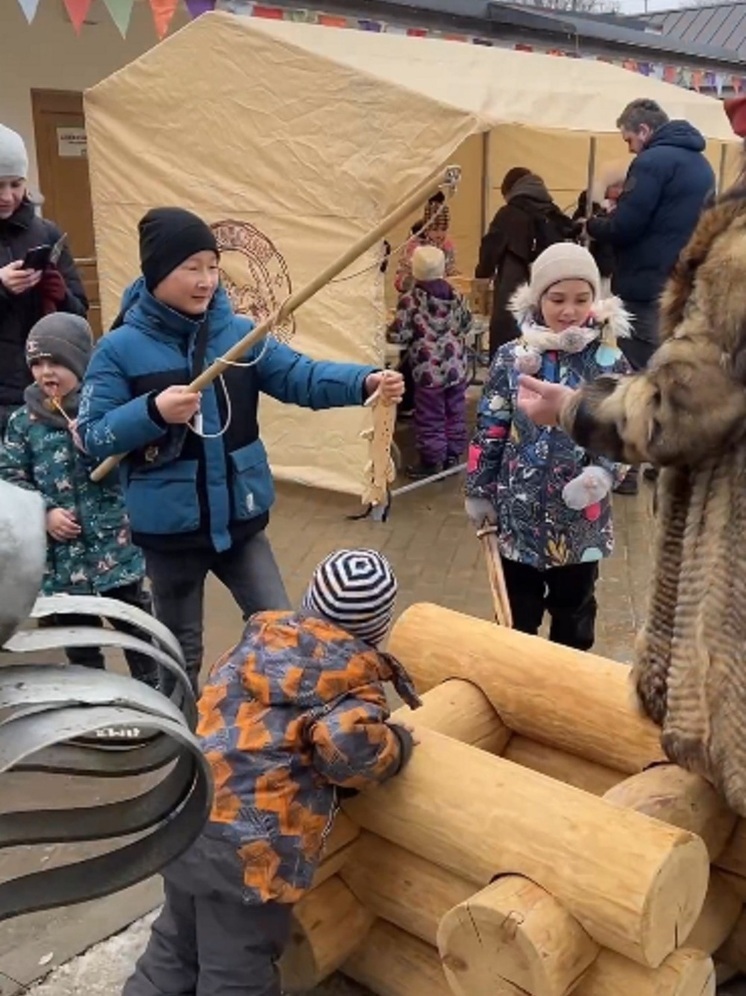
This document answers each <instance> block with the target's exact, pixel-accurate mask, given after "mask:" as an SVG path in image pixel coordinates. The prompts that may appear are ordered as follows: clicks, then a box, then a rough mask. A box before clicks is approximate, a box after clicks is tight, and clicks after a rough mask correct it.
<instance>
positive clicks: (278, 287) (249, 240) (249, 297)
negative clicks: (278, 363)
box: [211, 219, 295, 340]
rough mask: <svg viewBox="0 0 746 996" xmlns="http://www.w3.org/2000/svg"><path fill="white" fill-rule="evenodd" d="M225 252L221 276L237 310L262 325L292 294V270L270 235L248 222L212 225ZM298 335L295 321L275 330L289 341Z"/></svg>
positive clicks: (224, 222)
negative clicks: (294, 335) (295, 334)
mask: <svg viewBox="0 0 746 996" xmlns="http://www.w3.org/2000/svg"><path fill="white" fill-rule="evenodd" d="M211 227H212V230H213V232H214V233H215V238H216V239H217V243H218V248H219V249H220V253H221V257H222V258H221V266H220V276H221V279H222V282H223V286H224V287H225V289H226V291H227V292H228V297H229V298H230V300H231V304H232V305H233V308H234V310H235V311H236V312H237V313H238V314H239V315H246V316H247V317H249V318H251V319H253V320H254V321H255V322H260V321H262V320H263V319H265V318H268V317H269V316H270V315H271V314H273V313H274V312H275V311H276V310H277V308H279V307H280V305H281V304H282V302H283V301H284V300H285V299H286V298H287V297H288V296H289V295H290V294H291V292H292V281H291V279H290V271H289V269H288V265H287V263H286V262H285V259H284V257H283V256H282V254H281V253H280V252H279V250H278V249H277V247H276V246H275V244H274V243H273V242H272V240H271V239H270V238H268V236H266V235H265V234H264V233H263V232H260V231H259V229H258V228H257V227H256V226H255V225H252V224H250V223H249V222H247V221H237V220H236V219H226V220H225V221H217V222H215V224H213V225H212V226H211ZM294 332H295V319H294V317H293V316H290V318H288V319H287V321H286V322H284V323H283V324H282V326H280V327H277V328H275V329H273V330H272V333H271V334H272V335H273V336H274V337H275V338H277V339H282V340H287V339H290V338H291V337H292V335H293V334H294Z"/></svg>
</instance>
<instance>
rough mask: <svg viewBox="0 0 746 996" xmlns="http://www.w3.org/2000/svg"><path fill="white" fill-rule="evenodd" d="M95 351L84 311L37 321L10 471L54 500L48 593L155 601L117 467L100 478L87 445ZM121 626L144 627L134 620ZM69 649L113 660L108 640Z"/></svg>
mask: <svg viewBox="0 0 746 996" xmlns="http://www.w3.org/2000/svg"><path fill="white" fill-rule="evenodd" d="M92 351H93V336H92V334H91V328H90V326H89V325H88V322H87V321H86V320H85V319H84V318H80V317H79V316H77V315H69V314H62V313H58V314H52V315H47V316H46V317H45V318H42V319H41V320H40V321H39V322H37V323H36V325H34V327H33V328H32V329H31V332H30V333H29V337H28V340H27V342H26V360H27V362H28V365H29V368H30V370H31V374H32V376H33V378H34V381H33V383H32V384H31V385H29V387H27V388H26V392H25V395H24V400H25V404H24V405H23V407H22V408H19V409H18V410H17V411H16V412H14V414H13V415H12V416H11V418H10V420H9V422H8V426H7V429H6V433H5V440H4V446H3V447H2V449H0V478H2V479H3V480H5V481H8V482H9V483H11V484H17V485H19V486H20V487H24V488H28V489H29V490H33V491H38V492H39V493H40V494H41V495H42V497H43V498H44V501H45V502H46V506H47V535H48V543H47V569H46V573H45V576H44V583H43V593H44V594H45V595H53V594H69V595H91V594H96V595H105V596H107V597H108V598H116V599H119V600H120V601H122V602H126V603H127V604H128V605H134V606H136V607H138V608H146V609H147V608H148V607H149V601H148V597H147V595H146V593H145V591H144V589H143V577H144V574H145V564H144V560H143V556H142V553H141V551H140V549H139V548H138V547H136V546H134V545H133V543H132V539H131V536H130V529H129V522H128V520H127V514H126V512H125V508H124V501H123V498H122V494H121V491H120V488H119V483H118V480H117V476H116V472H115V474H114V475H113V476H109V477H108V478H106V479H105V480H104V481H102V482H101V483H99V484H94V483H93V482H92V481H91V480H90V476H89V475H90V472H91V470H92V469H93V466H94V465H95V462H96V461H94V460H91V459H90V458H89V457H88V456H87V455H86V454H85V453H84V452H83V450H82V448H81V446H80V442H79V439H78V437H77V433H76V429H75V425H76V422H75V420H76V418H77V413H78V399H79V394H80V383H81V380H82V379H83V375H84V373H85V370H86V367H87V366H88V361H89V360H90V357H91V353H92ZM45 623H46V624H47V625H54V624H57V625H65V626H74V625H87V626H90V625H91V622H90V617H87V616H86V617H83V618H80V617H77V616H75V615H74V614H64V615H57V616H53V617H49V618H48V619H47V620H45ZM116 626H117V629H121V630H122V631H124V632H131V633H132V634H133V635H138V631H137V630H135V629H132V628H131V627H128V626H127V624H126V623H117V624H116ZM67 656H68V659H69V661H70V663H71V664H79V665H82V666H84V667H94V668H103V667H104V657H103V654H102V652H101V649H100V648H99V647H71V648H69V650H68V651H67ZM126 658H127V663H128V665H129V669H130V672H131V674H132V676H133V678H138V679H140V680H141V681H145V682H147V684H150V685H153V686H155V685H156V684H157V680H158V669H157V666H156V665H155V664H153V662H152V661H150V660H149V659H148V658H147V657H145V656H143V655H141V654H138V653H137V652H135V651H128V652H127V653H126Z"/></svg>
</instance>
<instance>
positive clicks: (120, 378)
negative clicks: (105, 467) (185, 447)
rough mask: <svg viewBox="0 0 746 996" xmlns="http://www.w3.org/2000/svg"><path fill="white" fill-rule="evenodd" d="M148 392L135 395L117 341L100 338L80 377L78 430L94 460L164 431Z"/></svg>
mask: <svg viewBox="0 0 746 996" xmlns="http://www.w3.org/2000/svg"><path fill="white" fill-rule="evenodd" d="M148 399H149V395H147V394H143V395H140V396H139V397H134V396H133V394H132V388H131V386H130V381H129V378H128V376H127V374H126V372H125V370H124V367H123V365H122V363H121V360H120V357H119V354H118V350H117V346H116V343H114V342H113V341H112V339H111V338H109V337H108V336H104V338H103V339H101V340H100V342H99V343H98V345H97V346H96V349H95V350H94V352H93V357H92V359H91V362H90V364H89V366H88V370H87V372H86V375H85V379H84V381H83V388H82V391H81V398H80V407H79V409H78V432H79V434H80V438H81V441H82V443H83V446H84V447H85V449H86V452H87V453H88V454H89V455H90V456H92V457H95V458H96V459H97V460H104V459H105V458H106V457H109V456H114V455H116V454H119V453H128V452H129V451H130V450H135V449H138V448H140V447H142V446H147V445H148V443H152V442H154V441H155V440H156V439H160V438H161V436H163V435H164V434H165V429H164V428H163V426H162V425H160V424H158V423H157V422H155V421H154V420H153V419H152V417H151V414H150V409H149V405H148Z"/></svg>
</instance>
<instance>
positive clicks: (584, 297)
mask: <svg viewBox="0 0 746 996" xmlns="http://www.w3.org/2000/svg"><path fill="white" fill-rule="evenodd" d="M600 283H601V279H600V276H599V272H598V267H597V265H596V263H595V261H594V259H593V257H592V256H591V254H590V253H589V252H588V250H587V249H584V248H582V247H581V246H578V245H575V244H572V243H566V242H563V243H557V244H555V245H552V246H550V247H549V248H548V249H546V250H545V251H544V252H543V253H542V254H541V255H540V256H539V257H538V258H537V259H536V261H535V263H534V264H533V267H532V270H531V281H530V284H528V285H526V286H524V287H523V288H520V289H519V290H518V291H517V292H516V294H515V296H514V297H513V300H512V304H511V308H512V311H513V314H514V315H515V317H516V321H517V323H518V326H519V328H520V330H521V333H522V335H521V338H520V339H517V340H515V341H513V342H510V343H507V344H506V345H504V346H501V347H500V349H499V350H498V351H497V353H496V354H495V358H494V360H493V364H492V369H491V371H490V376H489V380H488V382H487V384H486V385H485V389H484V393H483V396H482V399H481V402H480V405H479V412H478V419H477V430H476V433H475V435H474V438H473V440H472V443H471V447H470V450H469V463H468V473H467V482H466V495H467V497H466V512H467V515H468V516H469V518H470V519H471V521H472V522H473V523H474V525H475V526H477V528H480V527H483V526H484V525H493V526H495V527H496V529H497V535H498V541H499V546H500V552H501V554H502V560H503V568H504V572H505V582H506V586H507V589H508V596H509V599H510V605H511V610H512V615H513V623H514V626H515V628H516V629H518V630H521V631H522V632H525V633H537V632H538V630H539V627H540V625H541V622H542V618H543V616H544V612H545V611H547V612H548V613H549V615H550V617H551V629H550V636H549V638H550V640H552V641H554V642H555V643H562V644H565V645H566V646H570V647H576V648H578V649H580V650H590V648H591V647H592V646H593V643H594V638H595V620H596V608H597V607H596V598H595V587H596V582H597V579H598V564H599V561H600V560H601V559H602V558H603V557H607V556H609V555H610V554H611V552H612V549H613V527H612V514H611V490H612V487H613V486H614V485H615V484H616V483H617V482H619V481H621V480H622V479H623V478H624V474H625V473H626V470H627V468H626V467H625V466H622V465H620V464H614V463H612V462H611V461H609V460H606V459H604V458H602V457H601V458H596V457H593V456H591V455H590V454H589V453H587V452H586V451H585V450H584V449H583V448H582V447H581V446H577V445H576V444H575V443H574V442H573V440H572V439H570V437H569V436H568V435H566V434H565V433H564V432H563V431H562V430H561V429H558V428H546V427H543V426H536V425H534V424H533V422H531V421H530V420H529V419H528V418H527V417H526V416H525V415H524V414H523V413H522V412H520V411H519V410H518V407H517V404H516V401H517V392H518V384H517V380H518V376H519V374H522V373H524V374H533V375H534V376H535V377H538V378H540V379H542V380H548V381H552V382H553V383H559V384H565V385H567V386H568V387H577V386H578V385H579V384H581V383H583V382H584V381H589V380H593V379H594V378H596V377H599V376H600V375H602V374H618V373H627V372H629V367H628V364H627V362H626V360H625V359H624V357H623V355H622V353H621V351H620V350H619V349H618V348H617V346H616V339H617V337H619V336H626V335H628V334H629V321H628V318H627V315H626V313H625V312H624V310H623V308H622V306H621V303H620V302H619V301H618V300H617V299H616V298H611V299H609V300H607V301H599V300H598V297H599V288H600Z"/></svg>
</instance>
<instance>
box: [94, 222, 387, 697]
mask: <svg viewBox="0 0 746 996" xmlns="http://www.w3.org/2000/svg"><path fill="white" fill-rule="evenodd" d="M139 235H140V261H141V268H142V277H141V278H140V279H139V280H138V281H136V283H135V284H134V285H133V286H132V287H131V288H129V290H128V292H127V293H126V295H125V300H124V302H123V307H122V312H121V313H120V316H119V318H118V319H117V322H115V328H114V330H113V331H112V332H110V333H109V334H108V335H106V336H104V338H103V339H102V340H101V341H100V343H99V345H98V347H97V348H96V351H95V353H94V356H93V359H92V361H91V364H90V366H89V368H88V372H87V375H86V378H85V382H84V384H83V392H82V398H81V404H80V411H79V416H78V429H79V432H80V436H81V439H82V441H83V445H84V446H85V448H86V450H87V451H88V453H90V454H91V455H92V456H94V457H96V458H97V459H100V460H103V459H104V458H106V457H108V456H113V455H114V454H120V453H127V454H128V456H127V458H126V459H125V460H124V462H123V464H122V468H123V470H122V479H123V485H124V490H125V500H126V504H127V511H128V514H129V517H130V522H131V524H132V533H133V538H134V541H135V542H136V543H137V544H138V545H139V546H140V547H142V549H143V550H144V552H145V559H146V568H147V573H148V577H149V578H150V582H151V586H152V591H153V599H154V604H155V611H156V615H157V617H158V618H159V619H160V620H161V622H163V623H164V624H165V625H166V626H168V628H169V629H171V631H172V632H173V633H174V634H175V635H176V637H177V638H178V640H179V642H180V643H181V646H182V649H183V651H184V655H185V658H186V662H187V668H188V672H189V677H190V679H191V681H192V684H193V685H194V687H195V688H196V687H197V681H198V677H199V671H200V668H201V665H202V655H203V597H204V584H205V579H206V577H207V574H208V573H210V572H212V573H213V574H215V576H216V577H217V578H219V580H220V581H222V582H223V584H224V585H225V586H226V587H227V588H228V589H229V591H230V592H231V594H232V595H233V597H234V598H235V600H236V602H237V603H238V606H239V607H240V609H241V610H242V612H243V613H244V616H245V617H246V618H248V617H249V616H250V615H252V614H253V613H255V612H259V611H261V610H264V609H284V608H289V602H288V598H287V594H286V592H285V586H284V584H283V582H282V578H281V577H280V573H279V570H278V567H277V564H276V562H275V559H274V556H273V554H272V550H271V548H270V545H269V542H268V540H267V538H266V535H265V529H266V527H267V524H268V521H269V509H270V507H271V505H272V503H273V501H274V487H273V483H272V476H271V474H270V469H269V464H268V462H267V455H266V452H265V449H264V445H263V443H262V441H261V439H260V437H259V424H258V417H257V408H258V403H259V394H260V392H264V393H265V394H269V395H270V396H271V397H273V398H276V399H277V400H278V401H284V402H287V403H289V404H295V405H301V406H303V407H306V408H313V409H320V408H335V407H342V406H345V405H362V404H363V403H364V402H365V400H366V399H367V398H368V397H369V396H370V395H371V394H373V393H374V392H375V391H376V390H377V389H378V387H379V385H381V390H382V393H383V394H384V396H385V397H387V398H389V399H391V400H395V401H398V400H399V399H400V398H401V395H402V393H403V381H402V379H401V377H400V376H399V375H397V374H391V373H389V374H387V376H386V379H385V381H384V375H383V372H382V371H380V370H376V369H375V368H373V367H367V366H360V365H358V364H349V363H326V362H317V361H313V360H310V359H309V358H308V357H306V356H302V355H301V354H300V353H297V352H295V351H294V350H292V349H290V348H289V347H288V346H285V345H283V344H281V343H279V342H276V341H275V340H272V339H269V340H266V341H265V342H264V343H260V344H259V345H257V346H256V347H255V348H253V349H251V350H249V351H248V352H247V354H246V356H245V357H243V359H242V361H241V362H242V363H243V364H247V365H243V366H241V365H237V366H231V367H229V368H228V369H227V370H226V372H225V373H224V374H223V375H222V376H221V377H220V378H219V380H218V381H216V382H214V383H213V384H212V385H211V386H210V387H208V388H207V389H205V390H204V391H203V392H202V393H201V394H200V395H196V394H193V393H191V392H189V391H188V390H187V389H186V385H187V384H189V382H190V381H191V380H193V378H194V377H195V376H196V375H197V374H198V373H200V372H201V371H202V370H203V369H204V368H205V366H207V365H209V364H210V363H212V362H213V361H214V360H215V359H217V358H218V357H219V356H222V355H223V354H224V353H225V352H226V351H227V350H228V349H230V348H231V346H233V345H234V344H235V343H236V342H238V341H239V340H240V339H242V338H243V337H244V336H245V335H246V334H247V333H248V332H249V331H250V329H251V327H252V323H251V321H250V320H249V319H247V318H243V317H240V316H238V315H236V314H234V313H233V310H232V308H231V305H230V301H229V299H228V295H227V294H226V292H225V290H224V289H223V288H222V287H221V286H220V274H219V269H218V263H219V254H218V247H217V243H216V241H215V236H214V234H213V232H212V231H211V229H210V228H209V226H208V225H206V224H205V222H204V221H202V220H201V219H200V218H198V217H197V216H196V215H194V214H192V213H190V212H189V211H185V210H183V209H181V208H155V209H153V210H151V211H149V212H148V213H147V214H146V215H145V216H144V217H143V218H142V220H141V221H140V225H139ZM197 416H199V417H197Z"/></svg>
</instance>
